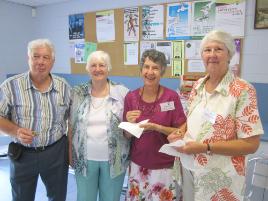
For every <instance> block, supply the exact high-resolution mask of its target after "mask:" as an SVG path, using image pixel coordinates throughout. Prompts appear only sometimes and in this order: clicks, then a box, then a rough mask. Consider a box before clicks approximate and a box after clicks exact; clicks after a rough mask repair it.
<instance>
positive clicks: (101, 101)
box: [90, 84, 109, 110]
mask: <svg viewBox="0 0 268 201" xmlns="http://www.w3.org/2000/svg"><path fill="white" fill-rule="evenodd" d="M108 90H109V85H108V84H107V85H106V86H105V89H104V94H105V96H104V97H96V96H93V95H92V94H93V93H92V89H91V101H90V104H91V106H92V108H93V109H95V110H97V109H101V108H102V107H103V106H105V102H106V99H107V96H108V94H107V91H108ZM93 102H94V103H93Z"/></svg>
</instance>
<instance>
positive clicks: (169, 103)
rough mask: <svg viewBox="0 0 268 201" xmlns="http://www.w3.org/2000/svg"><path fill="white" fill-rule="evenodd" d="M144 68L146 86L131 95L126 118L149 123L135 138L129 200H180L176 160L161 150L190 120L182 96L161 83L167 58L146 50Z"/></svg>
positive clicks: (128, 98)
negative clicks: (169, 137)
mask: <svg viewBox="0 0 268 201" xmlns="http://www.w3.org/2000/svg"><path fill="white" fill-rule="evenodd" d="M140 65H141V76H142V78H143V81H144V85H143V86H142V87H140V88H138V89H136V90H134V91H131V92H129V93H128V94H127V96H126V98H125V107H124V118H125V120H127V121H128V122H132V123H134V122H140V121H142V120H146V119H149V122H148V123H145V124H141V125H140V127H142V128H144V131H143V133H142V135H141V136H140V138H136V137H132V144H131V164H130V175H129V189H128V193H127V200H129V201H142V200H146V201H158V200H159V201H160V200H163V201H172V200H175V199H176V193H175V182H174V181H173V178H172V167H173V163H174V157H172V156H169V155H166V154H163V153H160V152H159V149H160V147H161V146H162V145H164V144H166V143H168V141H167V136H168V135H169V134H170V133H171V132H173V131H174V130H177V129H178V127H180V126H182V125H184V123H185V121H186V117H185V115H184V112H183V108H182V105H181V102H180V99H179V96H178V94H177V93H176V92H175V91H173V90H171V89H168V88H166V87H164V86H161V85H160V83H159V82H160V78H161V76H162V75H163V74H164V72H165V69H166V66H167V63H166V58H165V55H164V54H163V53H162V52H159V51H156V50H153V49H152V50H146V51H145V52H144V53H143V55H142V58H141V64H140ZM126 134H127V133H126ZM127 135H128V136H131V135H130V134H127Z"/></svg>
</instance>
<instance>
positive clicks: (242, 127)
mask: <svg viewBox="0 0 268 201" xmlns="http://www.w3.org/2000/svg"><path fill="white" fill-rule="evenodd" d="M236 129H237V136H238V138H247V137H251V136H254V135H260V134H263V133H264V131H263V127H262V124H261V120H260V115H259V111H258V106H257V96H256V90H255V89H254V87H253V86H252V85H250V84H248V87H246V89H244V90H242V91H241V94H240V96H239V97H238V102H237V106H236Z"/></svg>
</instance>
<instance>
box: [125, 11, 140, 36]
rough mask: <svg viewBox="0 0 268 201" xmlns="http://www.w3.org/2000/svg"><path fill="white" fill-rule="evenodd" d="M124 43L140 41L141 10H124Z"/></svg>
mask: <svg viewBox="0 0 268 201" xmlns="http://www.w3.org/2000/svg"><path fill="white" fill-rule="evenodd" d="M124 41H139V8H138V7H134V8H125V9H124Z"/></svg>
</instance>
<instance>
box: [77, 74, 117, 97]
mask: <svg viewBox="0 0 268 201" xmlns="http://www.w3.org/2000/svg"><path fill="white" fill-rule="evenodd" d="M108 82H109V86H110V93H109V98H112V99H115V100H119V93H118V90H117V89H116V87H115V85H116V84H115V83H114V82H113V81H111V80H109V79H108ZM91 87H92V82H91V81H89V82H87V83H85V84H83V85H82V87H81V88H80V89H81V91H80V93H81V94H83V95H84V96H88V95H90V91H91Z"/></svg>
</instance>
